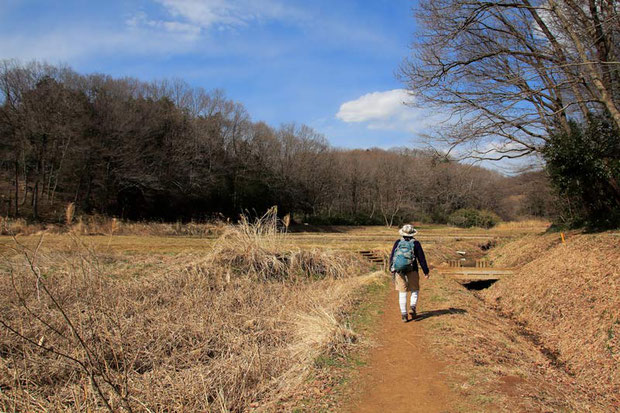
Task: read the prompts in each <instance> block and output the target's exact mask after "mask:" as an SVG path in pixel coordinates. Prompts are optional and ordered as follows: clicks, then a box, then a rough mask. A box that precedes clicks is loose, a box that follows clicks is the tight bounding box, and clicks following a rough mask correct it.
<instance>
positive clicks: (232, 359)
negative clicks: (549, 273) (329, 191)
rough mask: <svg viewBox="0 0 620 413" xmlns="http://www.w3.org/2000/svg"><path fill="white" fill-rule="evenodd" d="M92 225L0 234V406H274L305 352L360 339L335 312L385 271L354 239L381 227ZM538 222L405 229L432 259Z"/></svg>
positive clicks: (382, 239)
mask: <svg viewBox="0 0 620 413" xmlns="http://www.w3.org/2000/svg"><path fill="white" fill-rule="evenodd" d="M97 225H99V228H98V229H95V230H93V228H92V227H91V228H88V227H86V228H85V226H83V227H82V228H79V227H78V228H75V227H74V228H73V230H72V231H66V230H64V231H61V230H59V229H57V228H56V229H49V228H48V229H47V230H46V229H42V228H39V229H38V230H37V231H30V230H24V231H22V235H17V236H16V238H15V239H13V238H12V237H8V236H5V237H2V238H0V252H1V253H2V255H3V260H2V267H1V268H0V271H1V275H0V276H1V277H2V283H1V284H0V308H2V312H1V314H0V322H1V323H2V328H0V355H1V359H0V363H1V364H0V389H1V392H0V410H2V411H11V412H17V411H59V410H63V411H105V410H114V411H116V410H128V411H182V410H184V411H222V412H223V411H253V410H265V411H272V410H277V409H278V408H277V407H276V406H281V403H282V401H283V400H286V399H288V398H290V397H291V395H293V394H295V393H298V392H299V390H300V387H304V385H303V383H304V380H306V379H307V377H308V375H309V374H311V372H312V371H313V369H315V368H316V363H317V360H321V359H322V358H324V357H328V358H329V357H332V356H334V355H336V356H337V355H339V354H341V355H342V354H346V353H347V352H348V351H349V349H350V348H351V346H354V345H356V343H358V342H359V340H360V336H359V332H357V331H354V330H352V328H351V325H350V324H349V323H348V321H347V317H348V315H349V314H350V313H351V311H352V309H354V308H355V306H356V305H357V304H356V302H357V300H358V299H359V295H360V292H361V291H363V290H364V289H365V288H366V286H368V285H369V284H372V283H375V282H377V281H378V280H380V279H381V278H382V277H383V276H382V275H381V274H382V273H380V272H379V273H377V272H374V273H373V270H377V269H379V268H373V267H372V266H371V265H370V264H368V263H367V262H365V261H364V260H362V259H361V257H360V256H359V254H357V252H358V251H359V250H362V249H364V250H368V249H372V250H379V251H387V250H388V249H389V248H390V246H391V244H392V242H393V241H394V240H395V239H396V237H397V235H396V230H395V229H388V228H382V227H360V228H346V227H336V228H329V232H322V231H320V229H317V228H308V229H307V230H306V231H299V230H296V231H295V232H291V233H284V232H282V231H281V229H279V227H278V222H277V220H276V219H275V217H274V216H273V215H267V216H265V217H263V219H262V220H259V221H257V222H247V221H246V222H242V224H241V225H236V226H232V225H218V226H210V227H209V229H208V230H207V228H206V226H205V227H204V228H202V229H201V230H200V231H197V230H195V229H192V230H191V231H192V232H193V233H191V234H187V232H188V231H189V230H185V229H183V228H181V227H178V226H177V227H170V228H172V229H170V228H169V227H165V226H162V224H154V226H153V228H149V227H148V225H146V224H144V225H142V224H141V225H140V226H139V227H135V228H134V229H135V230H136V234H132V233H131V231H130V230H129V228H128V227H125V228H124V229H123V230H120V229H119V228H123V225H125V224H122V223H116V224H112V223H111V222H103V223H99V224H97ZM115 225H117V227H116V228H114V226H115ZM545 228H546V225H545V223H540V222H530V223H521V224H517V225H515V224H505V225H501V226H499V227H497V228H495V229H492V230H480V229H476V230H462V229H455V228H449V227H443V226H424V225H420V226H419V227H418V229H419V231H420V232H419V236H418V238H419V239H420V241H421V242H422V243H423V245H424V246H425V249H426V251H427V256H428V258H429V261H430V262H431V263H432V264H434V265H440V264H441V263H443V262H445V261H446V260H448V259H453V258H455V251H456V250H457V249H460V250H463V249H464V250H467V251H468V254H470V255H471V256H472V257H479V256H482V255H483V254H485V251H484V249H486V248H487V247H488V246H489V245H494V244H495V243H497V242H498V241H500V240H502V239H507V238H509V239H512V238H518V237H520V236H522V235H525V234H534V233H540V232H541V231H544V229H545ZM164 229H165V231H171V232H170V233H169V234H168V233H166V232H165V231H164ZM302 229H303V228H302ZM197 232H199V233H197ZM119 233H120V234H121V235H119ZM28 234H30V235H28ZM88 234H93V235H88ZM443 283H449V280H447V279H444V280H442V281H439V278H438V282H437V283H436V284H434V285H436V286H438V288H440V289H441V288H442V287H440V286H441V285H443ZM452 284H454V285H452ZM452 284H449V285H450V288H457V287H456V286H457V284H456V283H452ZM446 285H448V284H446ZM458 288H460V287H458ZM433 291H434V292H433ZM460 293H461V292H460V290H459V294H460ZM423 294H430V296H429V297H427V298H426V299H423V301H422V302H425V301H426V302H428V303H429V304H431V303H432V304H433V305H441V304H443V303H444V302H443V301H442V298H441V293H440V292H438V291H435V290H431V289H429V290H427V291H426V292H423ZM463 294H467V295H468V297H469V296H470V294H469V293H463ZM437 328H438V331H442V330H441V327H437ZM442 335H444V334H443V332H442ZM433 337H434V336H433Z"/></svg>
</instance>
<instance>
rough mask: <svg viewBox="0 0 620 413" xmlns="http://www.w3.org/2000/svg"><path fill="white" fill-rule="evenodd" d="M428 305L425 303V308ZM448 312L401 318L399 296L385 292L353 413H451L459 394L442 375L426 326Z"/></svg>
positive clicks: (428, 312)
mask: <svg viewBox="0 0 620 413" xmlns="http://www.w3.org/2000/svg"><path fill="white" fill-rule="evenodd" d="M423 308H424V306H422V309H423ZM448 311H449V310H443V311H442V310H440V311H421V312H419V313H418V317H417V319H416V320H413V321H412V320H410V321H409V322H407V323H406V324H405V323H403V322H402V320H401V318H400V311H399V309H398V294H397V293H396V291H394V290H393V289H392V291H391V292H390V294H388V295H387V298H386V301H385V304H384V311H383V315H382V316H381V320H380V325H381V327H380V328H379V329H378V331H377V333H376V336H375V341H376V343H377V347H376V348H375V349H374V351H373V354H372V355H371V357H370V360H369V363H368V364H367V365H366V366H365V367H364V368H362V370H361V372H360V375H359V378H358V382H359V385H358V390H359V394H358V395H357V396H354V400H353V402H352V404H351V407H350V411H351V412H391V413H398V412H409V413H411V412H426V413H433V412H450V411H454V410H455V409H454V406H456V405H457V404H458V403H457V396H456V395H455V394H453V392H451V390H450V388H449V386H448V384H447V382H446V380H445V377H444V374H445V372H446V370H447V367H448V366H446V364H445V363H443V362H441V361H439V360H438V359H437V358H436V357H434V356H433V354H432V353H431V351H430V348H429V347H428V343H427V342H426V341H425V339H424V335H425V332H424V324H425V323H427V322H428V320H430V319H431V318H433V317H438V316H441V315H443V314H447V313H448Z"/></svg>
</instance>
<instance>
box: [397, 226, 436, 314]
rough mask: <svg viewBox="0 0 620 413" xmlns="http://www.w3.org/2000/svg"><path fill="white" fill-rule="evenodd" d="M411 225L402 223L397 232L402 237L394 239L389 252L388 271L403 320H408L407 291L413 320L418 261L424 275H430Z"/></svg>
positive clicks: (418, 288) (414, 230) (417, 284)
mask: <svg viewBox="0 0 620 413" xmlns="http://www.w3.org/2000/svg"><path fill="white" fill-rule="evenodd" d="M417 232H418V231H416V229H415V228H413V226H412V225H409V224H407V225H404V226H403V227H402V228H401V229H400V230H399V231H398V233H399V234H400V235H401V237H402V238H400V239H398V240H396V242H395V243H394V246H393V247H392V253H391V254H390V272H391V273H392V276H393V279H394V285H395V287H396V291H398V304H399V305H400V313H401V316H402V319H403V322H405V323H406V322H407V321H409V319H408V314H407V292H408V291H411V299H410V302H409V306H410V308H411V319H412V320H415V318H416V316H417V313H416V306H417V304H418V295H419V293H420V275H419V273H418V263H420V267H422V271H423V272H424V277H426V279H428V278H429V277H430V273H429V269H428V265H427V264H426V257H425V256H424V250H423V249H422V245H421V244H420V242H419V241H418V240H416V239H414V238H413V236H414V235H415V234H416V233H417Z"/></svg>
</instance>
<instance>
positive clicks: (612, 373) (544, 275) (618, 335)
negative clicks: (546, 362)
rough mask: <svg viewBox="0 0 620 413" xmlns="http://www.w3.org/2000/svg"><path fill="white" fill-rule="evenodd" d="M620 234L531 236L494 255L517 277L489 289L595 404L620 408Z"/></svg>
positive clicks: (489, 297)
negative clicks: (512, 269)
mask: <svg viewBox="0 0 620 413" xmlns="http://www.w3.org/2000/svg"><path fill="white" fill-rule="evenodd" d="M618 241H620V239H619V238H618V236H617V234H612V233H602V234H583V233H572V234H568V236H567V239H566V243H565V244H563V243H562V242H561V239H560V234H546V235H543V236H528V237H525V238H522V239H520V240H518V241H513V242H509V243H507V244H505V245H503V246H501V247H498V248H497V249H495V250H493V251H492V252H491V256H492V257H493V258H494V260H495V263H496V265H497V266H507V267H511V266H515V267H518V270H517V272H516V274H515V275H514V276H512V277H510V278H506V279H503V280H502V281H501V282H498V283H496V284H495V285H493V286H492V287H491V288H489V289H488V290H486V291H484V292H483V293H481V297H483V298H484V299H485V300H486V301H487V302H489V303H492V304H493V305H495V306H497V308H498V309H499V310H500V311H501V312H504V313H506V314H508V315H509V316H511V317H512V318H514V319H515V320H516V321H517V322H518V323H520V324H522V325H524V326H525V327H526V328H527V329H528V330H531V331H532V332H533V333H534V334H535V335H536V337H537V338H538V340H539V341H540V344H541V345H542V346H543V347H544V348H546V349H547V350H548V351H549V352H550V353H551V355H552V356H553V357H554V358H555V359H556V363H555V364H556V365H557V366H559V367H561V368H562V369H564V370H565V371H566V372H567V373H568V374H569V375H570V376H571V377H572V378H573V380H574V382H575V384H576V385H577V386H578V387H579V389H580V390H581V391H583V393H584V394H586V395H587V396H588V398H589V399H590V401H591V402H592V405H591V406H589V408H594V409H597V408H599V409H603V410H604V409H605V407H607V408H608V407H609V406H619V405H618V403H619V402H620V399H619V398H618V395H619V394H620V375H619V370H618V366H619V365H620V242H618Z"/></svg>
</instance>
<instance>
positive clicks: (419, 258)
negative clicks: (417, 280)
mask: <svg viewBox="0 0 620 413" xmlns="http://www.w3.org/2000/svg"><path fill="white" fill-rule="evenodd" d="M401 239H402V238H401ZM401 239H397V240H396V242H395V243H394V246H393V247H392V253H391V254H390V268H392V260H393V259H394V251H396V247H397V246H398V243H399V242H400V240H401ZM413 253H414V255H415V257H416V260H415V261H414V262H413V270H414V271H417V270H418V262H419V263H420V266H421V267H422V271H424V274H425V275H427V274H428V265H427V264H426V257H425V256H424V250H423V249H422V244H420V242H419V241H418V240H414V242H413Z"/></svg>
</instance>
